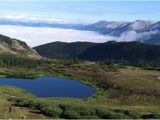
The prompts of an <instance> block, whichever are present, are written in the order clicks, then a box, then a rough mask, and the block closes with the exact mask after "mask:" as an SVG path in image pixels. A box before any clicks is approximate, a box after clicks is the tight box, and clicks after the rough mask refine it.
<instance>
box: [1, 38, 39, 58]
mask: <svg viewBox="0 0 160 120" xmlns="http://www.w3.org/2000/svg"><path fill="white" fill-rule="evenodd" d="M0 55H15V56H20V57H27V58H36V59H37V58H41V56H40V55H39V54H38V53H37V52H36V51H35V50H33V49H32V48H30V47H29V46H28V45H27V44H26V43H25V42H22V41H20V40H16V39H11V38H10V37H7V36H4V35H0Z"/></svg>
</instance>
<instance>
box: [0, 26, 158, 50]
mask: <svg viewBox="0 0 160 120" xmlns="http://www.w3.org/2000/svg"><path fill="white" fill-rule="evenodd" d="M159 32H160V31H159V30H158V31H150V32H143V33H136V32H135V31H127V32H124V33H122V34H121V36H120V37H114V36H109V35H105V36H104V35H101V34H98V33H96V32H92V31H80V30H72V29H58V28H47V27H24V26H14V25H0V34H3V35H6V36H9V37H11V38H16V39H20V40H22V41H25V42H26V43H27V44H28V45H30V46H31V47H35V46H38V45H42V44H46V43H50V42H55V41H62V42H76V41H88V42H96V43H103V42H107V41H111V40H117V41H133V40H137V39H139V38H142V37H143V36H147V35H151V34H157V33H159Z"/></svg>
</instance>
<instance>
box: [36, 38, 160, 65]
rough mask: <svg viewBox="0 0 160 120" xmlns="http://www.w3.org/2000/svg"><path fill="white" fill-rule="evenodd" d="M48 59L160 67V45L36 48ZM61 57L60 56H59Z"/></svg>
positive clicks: (50, 46) (79, 43) (59, 43)
mask: <svg viewBox="0 0 160 120" xmlns="http://www.w3.org/2000/svg"><path fill="white" fill-rule="evenodd" d="M34 49H35V50H37V52H38V53H39V54H40V55H42V56H44V57H48V58H73V57H77V58H80V59H85V60H93V61H101V60H112V61H115V62H120V63H126V64H137V63H139V62H142V61H146V62H149V63H150V64H156V65H160V45H149V44H144V43H140V42H135V41H134V42H115V41H110V42H106V43H85V42H82V43H81V42H74V43H61V42H55V43H49V44H46V45H41V46H38V47H35V48H34ZM59 55H60V56H59Z"/></svg>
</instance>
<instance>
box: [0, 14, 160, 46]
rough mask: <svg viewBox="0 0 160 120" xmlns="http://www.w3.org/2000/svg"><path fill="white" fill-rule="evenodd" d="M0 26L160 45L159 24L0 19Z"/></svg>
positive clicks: (137, 21)
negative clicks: (79, 32)
mask: <svg viewBox="0 0 160 120" xmlns="http://www.w3.org/2000/svg"><path fill="white" fill-rule="evenodd" d="M0 25H18V26H32V27H51V28H63V29H75V30H83V31H84V30H85V31H94V32H98V33H100V34H103V35H109V36H113V37H115V40H117V39H118V40H120V41H133V40H137V41H140V42H144V43H148V44H160V37H159V34H160V22H151V21H145V20H136V21H133V22H117V21H98V22H96V23H93V24H82V23H65V22H64V23H63V22H54V21H49V20H48V21H45V20H34V19H31V20H19V19H9V18H1V17H0Z"/></svg>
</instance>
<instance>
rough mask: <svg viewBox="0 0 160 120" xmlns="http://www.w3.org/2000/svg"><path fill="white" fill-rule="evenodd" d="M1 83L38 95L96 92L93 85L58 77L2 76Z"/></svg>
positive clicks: (75, 94)
mask: <svg viewBox="0 0 160 120" xmlns="http://www.w3.org/2000/svg"><path fill="white" fill-rule="evenodd" d="M0 84H1V85H10V86H15V87H19V88H22V89H25V90H27V91H29V92H31V93H32V94H34V95H35V96H37V97H74V98H85V97H89V96H91V95H93V94H94V93H95V92H96V91H95V89H93V88H92V87H90V86H87V85H84V84H83V83H81V82H79V81H77V80H69V79H64V78H56V77H40V78H36V79H33V80H31V79H21V78H20V79H15V78H0Z"/></svg>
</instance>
